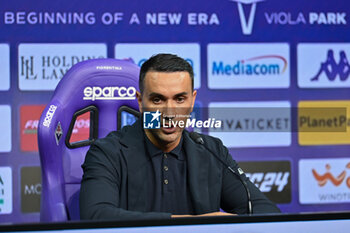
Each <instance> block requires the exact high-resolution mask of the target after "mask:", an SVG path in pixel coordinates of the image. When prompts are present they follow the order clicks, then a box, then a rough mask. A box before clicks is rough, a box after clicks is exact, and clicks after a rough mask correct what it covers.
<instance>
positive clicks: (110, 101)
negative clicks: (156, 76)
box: [38, 59, 139, 222]
mask: <svg viewBox="0 0 350 233" xmlns="http://www.w3.org/2000/svg"><path fill="white" fill-rule="evenodd" d="M138 75H139V67H138V66H136V65H135V64H133V63H131V62H130V61H124V60H116V59H95V60H89V61H85V62H81V63H78V64H76V65H74V66H73V67H72V68H71V69H70V70H69V71H68V72H67V73H66V74H65V75H64V77H63V78H62V80H61V81H60V82H59V84H58V86H57V87H56V90H55V92H54V94H53V97H52V99H51V101H50V102H49V104H48V105H47V106H46V108H45V110H44V111H43V113H42V115H41V118H40V122H39V127H38V142H39V153H40V160H41V169H42V193H41V211H40V219H41V221H45V222H52V221H66V220H78V219H79V190H80V181H81V178H82V174H83V171H82V168H81V164H82V163H83V162H84V159H85V154H86V152H87V150H88V149H89V145H90V144H91V143H92V142H93V141H94V140H95V139H97V138H101V137H105V136H106V135H107V134H108V133H109V132H110V131H113V130H116V129H118V128H120V127H121V126H120V124H121V118H122V112H125V111H126V112H129V113H132V114H134V115H137V114H138V112H137V110H138V105H137V100H136V90H138ZM81 116H85V117H87V119H86V120H85V121H83V123H84V122H85V123H84V124H85V126H87V127H86V128H87V129H86V138H84V139H83V140H82V139H81V138H79V137H78V141H74V140H72V139H74V138H75V139H76V138H77V135H76V134H75V131H77V122H78V121H77V119H80V118H79V117H81ZM80 136H81V135H80ZM101 192H103V190H101Z"/></svg>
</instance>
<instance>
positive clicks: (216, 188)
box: [80, 54, 279, 220]
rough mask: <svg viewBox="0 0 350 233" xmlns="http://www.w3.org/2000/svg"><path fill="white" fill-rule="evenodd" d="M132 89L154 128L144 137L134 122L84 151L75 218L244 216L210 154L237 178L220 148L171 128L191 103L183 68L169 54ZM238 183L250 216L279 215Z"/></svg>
mask: <svg viewBox="0 0 350 233" xmlns="http://www.w3.org/2000/svg"><path fill="white" fill-rule="evenodd" d="M139 87H140V92H138V93H137V99H138V103H139V108H140V112H141V113H143V112H146V111H157V110H158V111H159V112H161V113H162V116H161V119H162V121H161V127H160V128H158V129H146V128H144V127H143V124H142V121H143V119H140V120H138V121H136V123H135V124H134V125H132V126H127V127H124V128H123V129H122V130H120V131H116V132H111V133H110V134H109V135H108V136H107V137H106V138H104V139H100V140H97V141H96V142H95V143H94V144H93V145H92V146H91V148H90V150H89V151H88V153H87V155H86V159H85V162H84V164H83V166H82V167H83V169H84V176H83V180H82V184H81V192H80V216H81V218H82V219H119V220H125V219H141V218H142V219H154V218H157V219H159V218H171V217H184V216H193V215H205V216H211V215H215V216H216V215H229V214H231V213H232V214H246V213H248V208H247V203H248V198H247V193H246V190H245V187H244V185H243V182H242V181H241V180H240V179H239V177H238V175H234V174H232V173H231V172H230V171H229V169H227V167H226V166H225V165H223V163H222V162H220V161H219V160H218V159H217V158H216V157H215V156H213V154H211V153H210V152H209V150H210V151H212V152H214V153H215V155H216V156H218V157H219V159H221V160H222V161H224V163H226V164H227V165H229V166H230V167H231V168H233V170H236V171H238V165H237V163H236V162H235V161H234V160H233V159H232V157H231V155H230V154H229V152H228V150H227V148H226V147H225V146H223V144H222V142H221V141H220V140H219V139H217V138H214V137H210V136H206V135H201V137H202V139H203V140H204V144H205V146H206V147H207V148H205V147H204V146H203V145H200V144H198V143H196V142H195V141H194V140H193V139H192V138H191V137H190V136H189V133H188V131H186V130H184V128H183V127H179V126H178V125H177V126H174V124H175V123H176V122H179V121H181V120H186V115H188V114H190V113H191V111H192V109H193V105H194V102H195V98H196V95H197V92H196V90H193V70H192V67H191V66H190V64H189V63H188V62H186V61H185V60H184V59H182V58H180V57H177V56H175V55H171V54H158V55H156V56H153V57H151V58H150V59H149V60H148V61H146V62H145V63H144V64H143V65H142V67H141V72H140V81H139ZM156 113H158V112H156ZM157 116H158V115H155V116H154V117H155V118H156V117H157ZM208 149H209V150H208ZM239 176H240V177H241V179H243V180H244V182H246V184H247V188H248V189H249V191H250V193H251V202H252V205H253V211H254V213H260V214H261V213H272V212H279V209H278V208H277V207H276V205H275V204H273V203H272V202H271V201H269V200H268V199H267V198H266V197H265V196H264V195H263V194H262V193H261V192H260V191H259V190H258V189H257V188H256V187H255V185H254V184H252V183H251V182H250V181H249V180H248V179H247V178H246V177H245V175H244V174H241V175H239ZM220 208H221V209H223V210H224V211H226V212H227V213H224V212H221V211H220Z"/></svg>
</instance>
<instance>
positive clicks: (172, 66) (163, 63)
mask: <svg viewBox="0 0 350 233" xmlns="http://www.w3.org/2000/svg"><path fill="white" fill-rule="evenodd" d="M148 71H158V72H169V73H170V72H178V71H186V72H188V73H189V75H190V77H191V81H192V91H193V76H194V74H193V68H192V66H191V65H190V63H188V62H187V61H186V60H185V59H183V58H181V57H178V56H176V55H174V54H169V53H159V54H156V55H153V56H152V57H150V58H149V59H148V60H147V61H145V62H144V63H143V64H142V66H141V71H140V79H139V88H140V92H141V93H143V90H144V80H145V77H146V73H147V72H148Z"/></svg>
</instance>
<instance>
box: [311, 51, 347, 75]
mask: <svg viewBox="0 0 350 233" xmlns="http://www.w3.org/2000/svg"><path fill="white" fill-rule="evenodd" d="M339 58H340V59H339V62H338V63H337V62H336V61H335V59H334V51H333V50H332V49H330V50H328V52H327V58H326V61H325V62H322V63H321V66H320V69H319V71H318V73H317V74H316V75H315V76H314V77H313V78H312V79H311V81H318V79H319V77H320V75H321V74H322V73H324V74H325V75H326V76H327V78H328V80H329V81H334V80H335V79H336V78H337V76H339V79H340V81H346V80H347V79H348V78H349V76H350V64H349V61H348V59H347V57H346V53H345V52H344V50H341V51H340V52H339Z"/></svg>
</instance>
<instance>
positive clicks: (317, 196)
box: [0, 0, 350, 223]
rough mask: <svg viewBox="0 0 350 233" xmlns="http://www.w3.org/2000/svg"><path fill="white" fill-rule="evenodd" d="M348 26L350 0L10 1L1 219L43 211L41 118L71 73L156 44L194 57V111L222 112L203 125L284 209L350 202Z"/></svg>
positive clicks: (141, 56) (4, 24) (3, 16)
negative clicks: (215, 122) (216, 124)
mask: <svg viewBox="0 0 350 233" xmlns="http://www.w3.org/2000/svg"><path fill="white" fill-rule="evenodd" d="M349 32H350V3H349V1H347V0H333V1H331V2H329V1H328V0H317V1H316V0H312V1H304V0H295V1H293V2H286V1H283V2H281V1H278V0H265V1H264V0H217V1H204V2H203V1H200V0H193V1H185V0H178V1H170V0H164V1H156V0H146V1H136V0H129V1H125V2H120V1H118V2H116V1H107V0H101V1H94V0H85V1H84V2H83V3H82V2H81V1H75V0H73V1H72V0H61V1H51V2H48V1H30V2H29V1H24V0H13V1H6V3H5V2H2V3H1V4H0V116H1V121H0V132H1V133H0V222H17V223H18V222H30V221H31V222H36V221H39V210H40V194H41V175H40V162H39V155H38V147H37V139H36V137H37V135H36V134H37V128H38V119H39V116H40V115H41V113H42V111H43V109H44V107H45V106H46V104H47V103H48V101H49V99H50V98H51V95H52V93H53V90H54V89H55V87H56V85H57V83H58V82H59V81H60V79H61V78H62V76H63V75H64V74H65V73H66V71H67V70H68V69H69V68H70V67H71V66H72V65H74V64H76V63H78V62H80V61H84V60H88V59H93V58H103V57H109V58H121V59H129V60H132V61H133V62H135V63H136V64H138V65H141V64H142V63H143V62H144V61H145V59H147V58H148V57H149V56H151V55H152V54H155V53H158V52H171V53H176V54H179V55H180V56H182V57H184V58H185V59H186V60H187V61H188V62H190V63H191V65H192V66H193V68H194V73H195V88H196V89H198V92H199V93H198V95H197V96H198V101H199V102H198V104H197V105H196V106H197V108H196V109H195V114H194V115H195V116H196V117H198V118H200V117H202V118H203V119H206V118H207V117H209V116H210V117H214V118H216V119H219V120H221V121H222V125H221V128H219V129H200V130H198V131H200V132H203V133H208V134H210V135H213V136H217V137H220V138H221V139H222V141H223V142H224V144H225V145H226V146H227V147H228V148H229V151H230V153H231V154H232V156H233V157H234V158H235V159H236V160H237V161H238V162H240V163H241V166H242V169H243V170H244V171H245V172H246V173H247V176H249V177H250V179H251V180H252V182H254V183H255V184H256V185H257V187H259V188H260V189H261V190H262V191H263V192H264V193H265V194H266V195H267V196H268V197H269V198H271V199H272V200H273V201H275V202H276V203H278V206H279V207H280V208H281V209H282V211H283V212H306V211H336V210H350V207H349V206H350V135H349V130H350V129H349V128H350V117H349V116H350V62H349V58H350V33H349ZM72 101H74V100H72ZM125 119H126V121H128V118H127V117H126V118H125ZM129 120H130V119H129ZM89 127H90V126H89V116H86V115H84V116H81V117H80V118H78V120H77V122H76V124H75V127H74V130H73V135H72V140H73V141H79V140H82V139H84V138H86V137H87V134H88V132H89Z"/></svg>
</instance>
